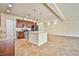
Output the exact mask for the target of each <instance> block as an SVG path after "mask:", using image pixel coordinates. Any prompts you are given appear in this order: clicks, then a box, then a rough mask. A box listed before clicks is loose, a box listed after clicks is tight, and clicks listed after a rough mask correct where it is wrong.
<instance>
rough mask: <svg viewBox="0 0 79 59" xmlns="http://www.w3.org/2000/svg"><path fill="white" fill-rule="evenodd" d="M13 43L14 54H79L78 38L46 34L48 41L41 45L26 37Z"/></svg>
mask: <svg viewBox="0 0 79 59" xmlns="http://www.w3.org/2000/svg"><path fill="white" fill-rule="evenodd" d="M15 43H16V44H15V55H16V56H79V38H74V37H73V38H72V37H65V36H55V35H48V42H47V43H45V44H43V45H41V46H37V45H34V44H32V43H30V42H29V41H28V40H27V39H17V40H16V41H15Z"/></svg>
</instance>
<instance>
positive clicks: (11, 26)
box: [6, 19, 15, 38]
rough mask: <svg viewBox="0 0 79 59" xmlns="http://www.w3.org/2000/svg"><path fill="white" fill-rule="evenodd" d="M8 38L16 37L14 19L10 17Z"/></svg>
mask: <svg viewBox="0 0 79 59" xmlns="http://www.w3.org/2000/svg"><path fill="white" fill-rule="evenodd" d="M6 27H7V31H6V32H7V38H14V35H15V34H14V21H13V20H10V19H8V20H7V25H6Z"/></svg>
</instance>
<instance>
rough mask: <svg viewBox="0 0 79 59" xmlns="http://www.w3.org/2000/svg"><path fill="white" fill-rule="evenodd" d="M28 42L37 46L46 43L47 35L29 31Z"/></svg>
mask: <svg viewBox="0 0 79 59" xmlns="http://www.w3.org/2000/svg"><path fill="white" fill-rule="evenodd" d="M29 42H32V43H34V44H36V45H38V46H40V45H42V44H44V43H46V42H47V33H46V32H38V31H31V32H29Z"/></svg>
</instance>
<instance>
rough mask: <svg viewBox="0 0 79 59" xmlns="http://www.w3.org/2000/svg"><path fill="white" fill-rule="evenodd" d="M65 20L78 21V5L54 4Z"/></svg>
mask: <svg viewBox="0 0 79 59" xmlns="http://www.w3.org/2000/svg"><path fill="white" fill-rule="evenodd" d="M56 5H57V6H58V8H59V9H60V10H61V12H62V13H63V14H64V17H65V18H66V20H69V19H71V20H77V19H79V3H56Z"/></svg>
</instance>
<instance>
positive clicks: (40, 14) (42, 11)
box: [0, 3, 58, 21]
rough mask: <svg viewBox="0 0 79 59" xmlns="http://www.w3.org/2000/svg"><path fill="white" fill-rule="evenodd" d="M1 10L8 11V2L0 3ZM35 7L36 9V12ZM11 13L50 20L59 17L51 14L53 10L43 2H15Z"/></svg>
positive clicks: (40, 19)
mask: <svg viewBox="0 0 79 59" xmlns="http://www.w3.org/2000/svg"><path fill="white" fill-rule="evenodd" d="M0 8H1V11H3V12H6V10H7V9H9V8H8V4H0ZM34 9H36V11H35V12H34ZM10 10H11V14H13V15H17V16H22V17H26V16H27V15H30V18H32V19H34V18H38V19H39V21H50V20H53V19H58V18H57V17H56V16H55V15H54V14H52V15H51V16H50V14H51V11H50V10H49V9H48V8H47V7H46V6H44V5H43V4H41V3H26V4H24V3H23V4H22V3H19V4H17V3H16V4H13V7H12V8H11V9H10Z"/></svg>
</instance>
